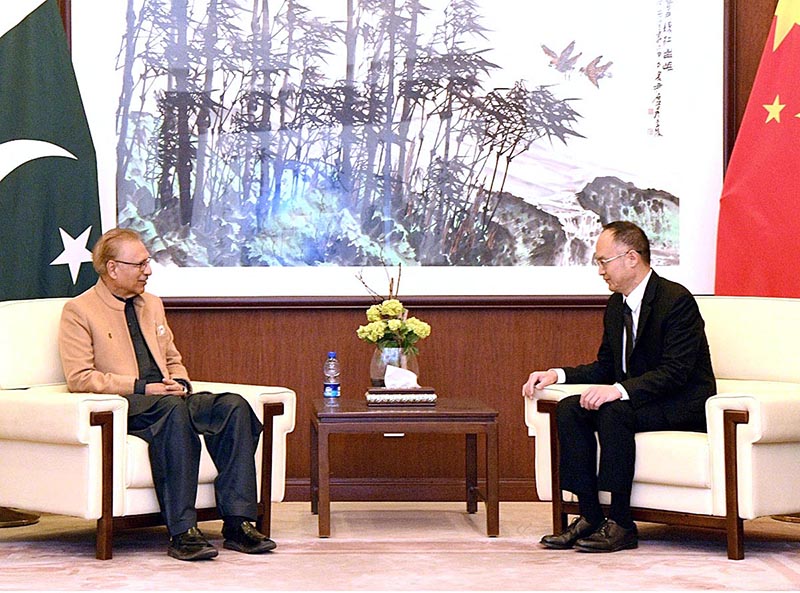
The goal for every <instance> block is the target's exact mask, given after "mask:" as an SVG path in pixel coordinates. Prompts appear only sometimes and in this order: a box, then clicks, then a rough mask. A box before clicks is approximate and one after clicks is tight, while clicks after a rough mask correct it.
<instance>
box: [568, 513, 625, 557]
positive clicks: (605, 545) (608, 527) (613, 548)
mask: <svg viewBox="0 0 800 593" xmlns="http://www.w3.org/2000/svg"><path fill="white" fill-rule="evenodd" d="M637 547H639V532H638V531H637V529H636V524H635V523H634V524H633V526H632V527H630V528H628V529H626V528H625V527H622V526H621V525H620V524H619V523H617V522H616V521H614V520H613V519H606V521H604V522H603V524H602V525H600V529H598V530H597V531H595V532H594V533H593V534H592V535H590V536H589V537H586V538H583V539H579V540H578V541H577V542H575V549H576V550H580V551H581V552H618V551H619V550H630V549H633V548H637Z"/></svg>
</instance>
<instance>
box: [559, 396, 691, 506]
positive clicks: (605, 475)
mask: <svg viewBox="0 0 800 593" xmlns="http://www.w3.org/2000/svg"><path fill="white" fill-rule="evenodd" d="M556 422H557V425H558V438H559V443H560V447H561V456H560V459H559V471H560V474H561V487H562V488H563V489H564V490H568V491H570V492H572V493H574V494H577V495H578V496H579V497H580V496H581V495H586V494H593V493H595V492H598V491H600V490H602V491H606V492H619V493H623V494H628V495H630V493H631V489H632V487H633V472H634V464H635V462H636V442H635V440H634V438H635V435H636V433H637V432H647V431H653V430H697V427H698V426H705V418H704V416H702V415H701V416H700V417H699V418H696V419H694V421H693V422H692V426H689V425H687V426H674V425H672V424H671V423H670V422H668V421H667V419H666V417H665V416H664V413H663V411H662V410H661V408H660V407H659V406H657V405H650V406H644V407H642V408H639V409H634V408H633V406H632V405H631V403H630V401H623V400H616V401H613V402H608V403H606V404H603V405H602V406H600V408H599V409H598V410H586V409H584V408H582V407H581V406H580V396H579V395H572V396H570V397H567V398H564V399H563V400H561V401H560V402H559V403H558V407H557V409H556ZM595 434H597V438H595ZM598 440H599V443H600V462H599V469H598V460H597V444H598ZM553 495H554V496H555V495H556V493H554V494H553Z"/></svg>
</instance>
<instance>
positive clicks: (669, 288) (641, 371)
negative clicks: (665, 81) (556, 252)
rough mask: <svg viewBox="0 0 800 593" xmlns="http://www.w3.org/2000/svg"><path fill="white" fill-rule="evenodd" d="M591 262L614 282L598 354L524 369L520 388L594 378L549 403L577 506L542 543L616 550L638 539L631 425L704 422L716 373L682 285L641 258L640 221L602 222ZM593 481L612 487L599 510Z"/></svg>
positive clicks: (670, 426) (644, 251) (564, 478)
mask: <svg viewBox="0 0 800 593" xmlns="http://www.w3.org/2000/svg"><path fill="white" fill-rule="evenodd" d="M594 262H595V264H596V265H597V266H598V270H599V273H600V275H601V276H603V279H604V280H605V281H606V283H607V284H608V287H609V288H610V289H611V290H612V291H613V292H614V294H612V295H611V297H610V298H609V300H608V305H607V306H606V311H605V316H604V318H603V339H602V342H601V344H600V349H599V351H598V353H597V360H596V361H594V362H592V363H590V364H585V365H579V366H576V367H571V368H564V369H549V370H547V371H536V372H533V373H531V374H530V377H529V378H528V381H527V382H526V383H525V385H524V386H523V387H522V393H523V395H524V396H526V397H533V395H534V391H535V390H536V389H542V388H544V387H546V386H548V385H552V384H553V383H590V384H595V386H593V387H590V388H588V389H587V390H586V391H584V392H583V393H581V394H580V395H573V396H570V397H567V398H565V399H563V400H562V401H561V402H559V404H558V409H557V411H556V421H557V425H558V436H559V440H560V446H561V456H560V460H559V467H560V472H561V485H562V487H563V489H564V490H568V491H570V492H573V493H574V494H576V495H577V497H578V503H579V506H580V513H581V514H580V516H579V517H577V518H576V519H575V520H574V521H573V522H572V523H571V524H570V525H569V527H568V528H567V530H566V531H565V532H564V533H562V534H560V535H546V536H544V537H543V538H542V540H541V543H542V544H543V545H544V546H546V547H548V548H555V549H560V550H563V549H569V548H573V547H574V548H576V549H578V550H581V551H584V552H616V551H617V550H623V549H628V548H635V547H637V545H638V534H637V530H636V524H635V523H634V522H633V519H632V517H631V508H630V498H631V488H632V485H633V472H634V460H635V456H636V445H635V441H634V436H635V434H636V433H637V432H645V431H652V430H690V431H705V429H706V419H705V401H706V399H708V398H709V397H710V396H712V395H714V394H715V393H716V382H715V380H714V373H713V371H712V369H711V356H710V353H709V349H708V340H707V339H706V335H705V329H704V326H705V324H704V322H703V318H702V317H701V316H700V311H699V309H698V307H697V302H696V301H695V299H694V297H693V296H692V294H691V293H690V292H689V291H688V290H687V289H686V288H684V287H683V286H681V285H680V284H677V283H675V282H671V281H669V280H666V279H665V278H661V277H660V276H659V275H658V274H656V273H655V272H654V271H653V270H652V269H651V268H650V242H649V241H648V239H647V236H646V235H645V234H644V232H643V231H642V230H641V229H640V228H639V227H637V226H636V225H634V224H632V223H630V222H621V221H618V222H612V223H609V224H607V225H605V226H604V227H603V232H602V233H601V234H600V237H599V238H598V240H597V248H596V251H595V255H594ZM626 317H627V319H626ZM626 359H627V360H626ZM595 433H597V436H598V438H599V441H600V468H599V472H598V471H597V441H596V440H595ZM599 490H602V491H604V492H610V493H611V507H610V509H609V513H608V517H605V515H604V513H603V509H602V508H601V506H600V502H599V498H598V491H599ZM553 496H560V493H556V492H554V493H553Z"/></svg>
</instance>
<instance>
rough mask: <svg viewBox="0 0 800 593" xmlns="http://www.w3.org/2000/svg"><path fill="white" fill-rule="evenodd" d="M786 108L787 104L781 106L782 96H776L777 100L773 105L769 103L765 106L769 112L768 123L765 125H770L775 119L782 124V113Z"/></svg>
mask: <svg viewBox="0 0 800 593" xmlns="http://www.w3.org/2000/svg"><path fill="white" fill-rule="evenodd" d="M784 107H786V104H785V103H783V104H781V97H780V95H775V100H774V101H773V102H772V103H767V104H766V105H764V109H766V110H767V113H768V115H767V121H765V122H764V123H769V122H771V121H772V120H773V119H774V120H775V121H777V122H778V123H781V111H783V108H784Z"/></svg>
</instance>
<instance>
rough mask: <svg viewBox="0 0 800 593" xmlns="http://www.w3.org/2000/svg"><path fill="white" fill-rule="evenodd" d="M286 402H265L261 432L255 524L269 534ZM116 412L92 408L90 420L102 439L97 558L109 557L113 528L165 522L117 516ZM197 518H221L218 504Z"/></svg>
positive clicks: (157, 517)
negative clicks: (276, 441) (276, 444)
mask: <svg viewBox="0 0 800 593" xmlns="http://www.w3.org/2000/svg"><path fill="white" fill-rule="evenodd" d="M283 412H284V409H283V404H282V403H280V402H276V403H265V404H264V421H263V425H264V430H263V433H262V443H261V445H262V449H261V502H260V503H258V519H257V520H256V527H257V528H258V530H259V531H260V532H261V533H263V534H264V535H266V536H268V537H269V535H270V524H271V520H272V504H271V502H272V436H273V422H274V418H275V417H276V416H281V415H283ZM113 420H114V415H113V413H112V412H92V413H91V415H90V424H91V425H92V426H99V427H100V434H101V443H102V457H103V459H102V468H103V469H102V489H103V493H102V515H101V517H100V518H99V519H98V520H97V534H96V543H95V555H96V557H97V559H98V560H110V559H111V555H112V546H113V539H114V531H115V530H117V529H133V528H137V527H153V526H155V525H163V524H164V519H163V518H162V516H161V513H146V514H143V515H129V516H124V517H114V515H113V508H114V504H113V503H114V498H113V496H114V495H113V492H114V488H113V484H114V478H113V468H114V447H113V430H114V422H113ZM197 518H198V520H200V521H211V520H214V519H219V518H220V517H219V513H218V512H217V509H216V508H205V509H197Z"/></svg>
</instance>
